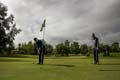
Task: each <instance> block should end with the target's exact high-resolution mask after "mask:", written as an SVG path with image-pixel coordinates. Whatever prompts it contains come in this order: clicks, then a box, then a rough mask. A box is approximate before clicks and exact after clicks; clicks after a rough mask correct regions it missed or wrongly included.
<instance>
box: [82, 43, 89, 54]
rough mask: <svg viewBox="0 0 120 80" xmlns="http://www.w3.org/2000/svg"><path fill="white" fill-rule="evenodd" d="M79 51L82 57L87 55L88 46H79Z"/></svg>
mask: <svg viewBox="0 0 120 80" xmlns="http://www.w3.org/2000/svg"><path fill="white" fill-rule="evenodd" d="M80 51H81V53H82V54H84V55H85V54H87V53H88V46H87V44H83V45H81V48H80Z"/></svg>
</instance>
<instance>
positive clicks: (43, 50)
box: [41, 49, 45, 64]
mask: <svg viewBox="0 0 120 80" xmlns="http://www.w3.org/2000/svg"><path fill="white" fill-rule="evenodd" d="M44 54H45V49H42V61H41V62H42V64H43V63H44Z"/></svg>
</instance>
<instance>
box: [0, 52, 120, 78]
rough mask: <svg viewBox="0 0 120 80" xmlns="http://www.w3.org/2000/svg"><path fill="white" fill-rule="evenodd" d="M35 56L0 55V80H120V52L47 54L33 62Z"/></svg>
mask: <svg viewBox="0 0 120 80" xmlns="http://www.w3.org/2000/svg"><path fill="white" fill-rule="evenodd" d="M34 62H37V57H36V56H29V57H23V58H22V57H18V58H15V57H14V58H12V57H0V80H120V55H116V54H114V55H112V56H111V57H102V56H100V65H94V64H93V59H92V56H90V57H86V56H70V57H46V58H45V63H44V65H38V64H36V63H35V64H34Z"/></svg>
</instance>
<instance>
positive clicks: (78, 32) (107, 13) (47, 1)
mask: <svg viewBox="0 0 120 80" xmlns="http://www.w3.org/2000/svg"><path fill="white" fill-rule="evenodd" d="M0 1H2V2H3V3H4V4H5V5H6V6H8V9H9V13H12V14H14V16H15V21H16V23H17V27H18V28H21V29H22V32H21V33H20V34H18V35H17V36H16V39H15V43H16V44H17V43H19V42H27V41H31V40H32V39H33V38H34V37H38V38H42V33H40V32H39V30H40V27H41V24H42V22H43V20H44V19H46V20H47V22H46V31H45V40H46V41H47V42H48V43H51V44H53V45H54V44H56V43H58V42H63V41H65V40H66V39H68V40H70V41H78V42H79V43H80V44H83V43H87V44H89V43H90V42H91V34H92V33H93V32H94V33H96V35H97V36H98V37H99V39H100V42H103V43H111V42H120V0H0Z"/></svg>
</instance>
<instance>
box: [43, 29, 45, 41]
mask: <svg viewBox="0 0 120 80" xmlns="http://www.w3.org/2000/svg"><path fill="white" fill-rule="evenodd" d="M44 37H45V27H44V31H43V41H44Z"/></svg>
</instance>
